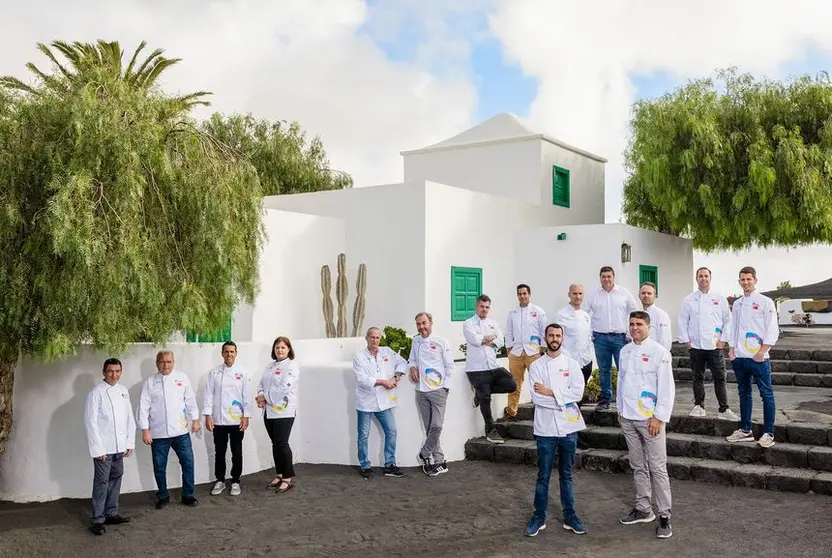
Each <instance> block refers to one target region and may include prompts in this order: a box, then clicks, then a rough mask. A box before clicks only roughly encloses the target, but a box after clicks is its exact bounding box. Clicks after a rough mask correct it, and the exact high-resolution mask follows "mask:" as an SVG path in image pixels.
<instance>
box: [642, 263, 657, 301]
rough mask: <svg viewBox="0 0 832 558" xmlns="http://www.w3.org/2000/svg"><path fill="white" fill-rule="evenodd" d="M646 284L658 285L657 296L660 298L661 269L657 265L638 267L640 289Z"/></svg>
mask: <svg viewBox="0 0 832 558" xmlns="http://www.w3.org/2000/svg"><path fill="white" fill-rule="evenodd" d="M644 283H653V284H654V285H656V296H659V268H658V267H656V266H655V265H640V266H638V285H639V289H640V288H641V285H643V284H644Z"/></svg>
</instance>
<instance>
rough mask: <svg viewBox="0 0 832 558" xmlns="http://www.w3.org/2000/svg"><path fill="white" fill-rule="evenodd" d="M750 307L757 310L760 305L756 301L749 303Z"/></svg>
mask: <svg viewBox="0 0 832 558" xmlns="http://www.w3.org/2000/svg"><path fill="white" fill-rule="evenodd" d="M751 309H752V310H759V309H760V305H759V304H757V303H756V302H752V303H751Z"/></svg>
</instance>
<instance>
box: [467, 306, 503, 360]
mask: <svg viewBox="0 0 832 558" xmlns="http://www.w3.org/2000/svg"><path fill="white" fill-rule="evenodd" d="M462 333H463V335H464V336H465V342H466V343H468V350H467V352H466V353H465V371H466V372H479V371H483V370H494V369H495V368H497V367H498V364H497V349H496V348H495V347H502V346H503V343H504V341H505V339H504V338H503V332H502V331H501V330H500V326H498V325H497V322H496V321H494V320H492V319H491V318H486V319H484V320H481V319H480V317H479V316H477V315H476V314H474V315H473V316H471V317H470V318H468V319H467V320H465V323H463V324H462ZM487 335H493V336H494V341H493V342H494V345H495V347H492V346H491V345H483V344H482V340H483V337H485V336H487Z"/></svg>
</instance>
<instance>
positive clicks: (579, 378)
mask: <svg viewBox="0 0 832 558" xmlns="http://www.w3.org/2000/svg"><path fill="white" fill-rule="evenodd" d="M544 339H545V340H546V353H545V354H544V355H543V356H542V357H540V358H539V359H537V360H536V361H535V362H534V363H533V364H532V367H531V370H529V386H530V391H531V395H532V403H534V437H535V440H536V442H537V484H536V485H535V490H534V515H532V518H531V520H530V521H529V524H528V526H527V527H526V536H527V537H534V536H535V535H537V534H538V533H539V532H540V531H541V530H543V529H545V528H546V509H547V507H548V505H549V478H550V477H551V474H552V467H553V464H554V461H555V458H557V460H558V478H559V481H560V502H561V508H562V509H563V528H564V529H567V530H569V531H572V532H573V533H576V534H578V535H583V534H585V533H586V528H585V527H584V524H583V522H582V521H581V520H580V518H579V517H578V514H577V513H576V512H575V499H574V496H573V493H572V464H573V463H574V461H575V451H576V449H577V443H578V431H580V430H583V429H585V428H586V424H585V423H584V418H583V416H582V415H581V409H580V407H579V406H578V402H579V401H580V400H581V397H582V396H583V393H584V377H583V374H581V367H580V365H579V364H578V361H576V360H575V359H574V358H572V357H571V356H570V355H569V354H568V353H565V352H564V351H562V350H561V347H562V343H563V328H562V327H561V326H560V325H558V324H549V325H548V326H546V329H545V330H544Z"/></svg>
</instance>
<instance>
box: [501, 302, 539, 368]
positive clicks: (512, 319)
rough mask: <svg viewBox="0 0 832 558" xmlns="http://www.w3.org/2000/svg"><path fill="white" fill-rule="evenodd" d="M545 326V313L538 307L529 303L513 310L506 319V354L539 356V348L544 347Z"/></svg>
mask: <svg viewBox="0 0 832 558" xmlns="http://www.w3.org/2000/svg"><path fill="white" fill-rule="evenodd" d="M547 325H548V324H547V323H546V312H544V311H543V308H541V307H540V306H537V305H536V304H531V303H529V304H528V305H527V306H525V307H521V306H516V307H515V308H513V309H512V311H511V312H509V313H508V318H507V319H506V336H505V341H506V348H507V349H508V352H509V353H510V354H512V355H514V356H521V355H522V354H523V353H526V354H527V355H529V356H535V355H538V354H540V347H541V346H545V345H546V343H545V336H544V331H545V329H546V326H547Z"/></svg>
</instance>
